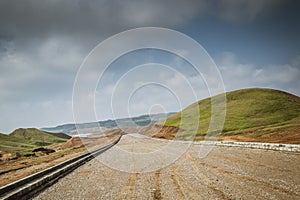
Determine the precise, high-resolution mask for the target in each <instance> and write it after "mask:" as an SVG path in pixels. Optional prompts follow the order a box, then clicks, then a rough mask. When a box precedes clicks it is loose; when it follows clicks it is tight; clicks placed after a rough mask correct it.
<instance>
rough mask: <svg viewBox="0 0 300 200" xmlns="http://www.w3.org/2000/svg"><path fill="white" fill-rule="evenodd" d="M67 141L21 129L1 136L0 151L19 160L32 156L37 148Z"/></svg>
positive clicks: (45, 133)
mask: <svg viewBox="0 0 300 200" xmlns="http://www.w3.org/2000/svg"><path fill="white" fill-rule="evenodd" d="M66 141H67V139H63V138H60V137H56V136H55V135H52V134H50V133H47V132H45V131H41V130H38V129H35V128H29V129H23V128H20V129H17V130H15V131H13V132H12V133H11V134H9V135H5V134H0V151H1V152H5V153H6V154H10V155H11V158H19V157H22V156H25V155H26V156H29V155H32V150H33V149H35V148H38V147H41V146H49V145H54V144H57V143H63V142H66ZM2 154H3V153H2Z"/></svg>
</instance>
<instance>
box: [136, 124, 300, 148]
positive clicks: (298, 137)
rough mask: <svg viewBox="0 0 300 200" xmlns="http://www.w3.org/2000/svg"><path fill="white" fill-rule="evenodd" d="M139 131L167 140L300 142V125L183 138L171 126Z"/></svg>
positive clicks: (153, 127) (149, 127) (178, 130)
mask: <svg viewBox="0 0 300 200" xmlns="http://www.w3.org/2000/svg"><path fill="white" fill-rule="evenodd" d="M139 130H140V131H139V133H142V134H144V135H147V136H150V137H155V138H163V139H168V140H174V139H176V140H186V139H193V140H195V141H201V140H219V141H231V142H266V143H283V144H300V127H295V128H293V129H290V130H277V131H275V132H270V133H263V134H262V133H256V132H255V131H254V132H253V131H251V132H249V133H244V134H239V135H225V136H224V135H221V136H219V137H205V136H195V137H194V138H183V137H180V136H177V137H174V135H176V134H180V129H178V128H177V127H173V126H161V125H151V126H148V127H143V128H140V129H139Z"/></svg>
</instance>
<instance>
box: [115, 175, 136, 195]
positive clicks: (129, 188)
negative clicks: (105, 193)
mask: <svg viewBox="0 0 300 200" xmlns="http://www.w3.org/2000/svg"><path fill="white" fill-rule="evenodd" d="M137 176H138V173H133V174H132V175H131V176H130V178H129V179H128V181H127V183H126V185H125V186H124V187H123V189H122V191H121V194H120V197H119V199H122V200H123V199H133V196H134V193H135V182H136V179H137Z"/></svg>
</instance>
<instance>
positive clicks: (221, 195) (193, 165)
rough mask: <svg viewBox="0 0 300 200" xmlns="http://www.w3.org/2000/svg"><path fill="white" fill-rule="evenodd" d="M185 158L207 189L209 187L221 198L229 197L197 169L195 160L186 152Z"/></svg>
mask: <svg viewBox="0 0 300 200" xmlns="http://www.w3.org/2000/svg"><path fill="white" fill-rule="evenodd" d="M186 158H187V160H188V161H189V163H190V165H191V166H192V168H193V171H194V172H195V174H196V175H197V177H198V180H199V181H200V182H202V183H204V184H205V185H206V186H207V187H208V188H209V189H211V190H212V191H213V192H214V193H215V194H216V195H218V196H219V197H220V198H222V199H230V197H228V196H227V195H225V194H224V192H222V191H221V190H219V189H218V188H217V187H215V186H214V185H213V183H212V182H211V181H209V179H208V178H207V177H206V176H205V175H204V174H203V173H201V172H200V171H199V169H198V167H197V165H196V163H195V160H194V159H193V158H192V157H191V156H190V155H189V154H186Z"/></svg>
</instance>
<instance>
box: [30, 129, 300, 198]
mask: <svg viewBox="0 0 300 200" xmlns="http://www.w3.org/2000/svg"><path fill="white" fill-rule="evenodd" d="M200 148H201V145H196V144H193V145H191V146H187V145H186V144H182V143H180V142H178V143H174V142H173V143H172V145H169V143H168V141H166V142H163V141H158V140H155V139H150V138H146V137H143V136H140V137H139V136H138V135H134V134H133V135H125V136H123V137H122V139H121V141H120V142H119V143H118V144H117V145H116V146H114V147H113V148H111V149H109V150H108V151H106V152H105V153H103V154H102V155H100V156H99V157H97V158H96V159H93V160H92V161H90V162H88V163H86V164H85V165H83V166H81V167H79V168H77V169H76V170H74V171H73V172H72V173H70V174H69V175H67V176H66V177H64V178H62V179H60V180H59V181H58V182H57V183H55V184H54V185H53V186H51V187H50V188H48V189H46V190H45V191H43V192H42V193H40V194H39V195H38V196H36V197H35V198H34V199H59V200H60V199H64V200H66V199H300V154H299V153H292V152H280V151H272V150H261V149H250V148H240V147H214V148H213V149H212V150H211V152H210V153H209V154H208V155H207V156H206V157H205V158H201V157H200V156H199V149H200ZM182 152H184V153H183V154H182V155H181V153H182ZM180 155H181V156H180ZM179 156H180V157H179ZM177 158H178V159H177ZM128 171H130V172H131V173H129V172H128Z"/></svg>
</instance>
